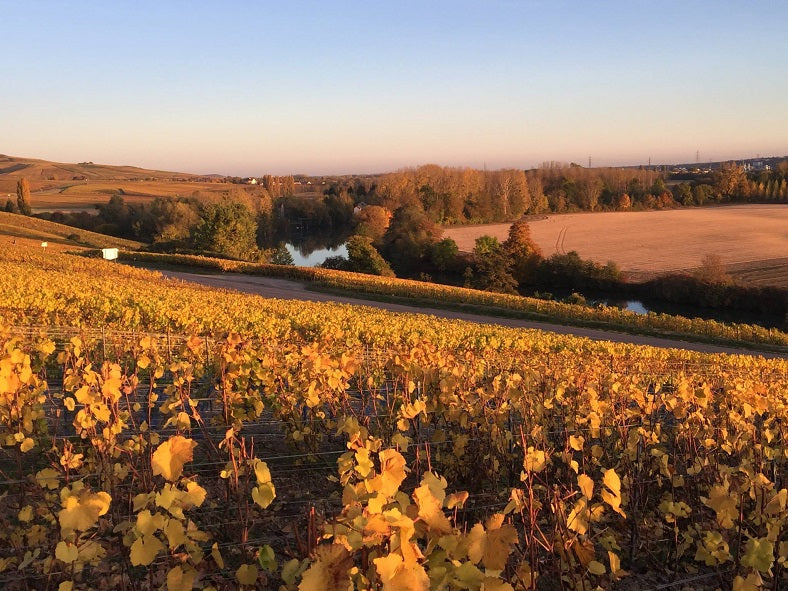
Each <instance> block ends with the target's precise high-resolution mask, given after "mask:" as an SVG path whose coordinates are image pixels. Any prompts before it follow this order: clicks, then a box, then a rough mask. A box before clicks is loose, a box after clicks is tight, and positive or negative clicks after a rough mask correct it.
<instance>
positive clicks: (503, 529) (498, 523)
mask: <svg viewBox="0 0 788 591" xmlns="http://www.w3.org/2000/svg"><path fill="white" fill-rule="evenodd" d="M503 517H504V516H503V514H501V513H498V514H496V515H493V516H492V517H490V519H488V520H487V529H486V531H485V528H484V526H483V525H482V524H481V523H477V524H476V525H474V526H473V527H472V528H471V531H470V532H469V533H468V537H467V539H468V558H470V559H471V561H472V562H473V563H474V564H478V563H479V562H480V561H481V563H482V564H483V565H484V566H485V568H488V569H492V570H502V569H503V568H504V567H505V566H506V561H507V559H508V557H509V553H510V552H511V551H512V545H514V544H516V543H517V540H518V535H517V530H516V529H515V528H514V527H513V526H512V525H511V524H508V523H506V524H504V523H503Z"/></svg>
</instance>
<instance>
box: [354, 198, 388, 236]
mask: <svg viewBox="0 0 788 591" xmlns="http://www.w3.org/2000/svg"><path fill="white" fill-rule="evenodd" d="M353 218H354V220H355V222H356V234H358V235H360V236H369V237H370V238H372V242H378V241H380V240H381V239H382V238H383V235H384V234H385V233H386V229H387V228H388V227H389V222H390V221H391V212H390V211H389V210H388V209H386V208H385V207H381V206H380V205H367V206H366V207H363V208H361V210H359V211H358V213H356V214H354V216H353Z"/></svg>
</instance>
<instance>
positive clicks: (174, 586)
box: [167, 566, 197, 591]
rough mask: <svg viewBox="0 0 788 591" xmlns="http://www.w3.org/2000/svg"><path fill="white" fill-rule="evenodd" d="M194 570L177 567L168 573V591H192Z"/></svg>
mask: <svg viewBox="0 0 788 591" xmlns="http://www.w3.org/2000/svg"><path fill="white" fill-rule="evenodd" d="M196 574H197V573H196V572H195V571H194V569H192V568H189V567H184V566H175V567H173V568H171V569H170V571H169V572H168V573H167V591H191V589H192V588H193V587H194V578H195V575H196Z"/></svg>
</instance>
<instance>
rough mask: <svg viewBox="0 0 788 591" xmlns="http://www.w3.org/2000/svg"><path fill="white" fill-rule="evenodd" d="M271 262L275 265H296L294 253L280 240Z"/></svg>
mask: <svg viewBox="0 0 788 591" xmlns="http://www.w3.org/2000/svg"><path fill="white" fill-rule="evenodd" d="M271 263H272V264H274V265H295V261H294V260H293V255H292V254H290V251H289V250H287V246H285V243H284V242H280V243H279V245H278V246H277V247H276V250H275V251H274V253H273V254H272V255H271Z"/></svg>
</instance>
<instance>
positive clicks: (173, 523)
mask: <svg viewBox="0 0 788 591" xmlns="http://www.w3.org/2000/svg"><path fill="white" fill-rule="evenodd" d="M163 531H164V535H165V536H167V544H168V545H169V547H170V550H174V549H175V548H177V547H178V546H180V545H181V544H183V543H184V542H185V541H186V539H187V538H186V531H185V530H184V528H183V523H182V522H181V521H180V520H178V519H168V520H167V524H166V525H165V526H164V528H163Z"/></svg>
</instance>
